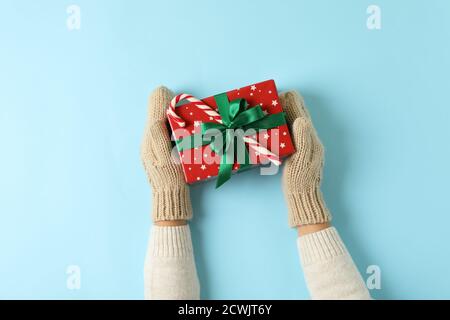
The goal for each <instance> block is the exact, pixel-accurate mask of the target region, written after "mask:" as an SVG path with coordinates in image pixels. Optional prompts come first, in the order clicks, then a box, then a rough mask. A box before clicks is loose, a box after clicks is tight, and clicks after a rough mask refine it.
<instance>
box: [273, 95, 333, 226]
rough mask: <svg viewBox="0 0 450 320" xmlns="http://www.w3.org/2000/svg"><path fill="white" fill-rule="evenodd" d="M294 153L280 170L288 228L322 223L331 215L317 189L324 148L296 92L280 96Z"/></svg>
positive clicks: (318, 187) (320, 175)
mask: <svg viewBox="0 0 450 320" xmlns="http://www.w3.org/2000/svg"><path fill="white" fill-rule="evenodd" d="M280 101H281V104H282V105H283V109H284V111H285V112H286V120H287V122H288V124H289V126H290V128H291V132H292V137H293V141H294V144H295V148H296V152H295V153H294V154H293V155H291V156H290V157H289V159H287V161H286V165H285V168H284V171H283V188H284V193H285V196H286V201H287V206H288V219H289V225H290V226H291V227H296V226H304V225H311V224H324V223H327V222H329V221H330V220H331V215H330V213H329V211H328V209H327V207H326V205H325V202H324V200H323V196H322V192H321V191H320V182H321V178H322V168H323V162H324V150H323V146H322V143H321V142H320V140H319V138H318V136H317V133H316V130H315V129H314V126H313V124H312V121H311V118H310V116H309V113H308V111H307V110H306V107H305V105H304V101H303V98H302V97H301V96H300V95H299V94H298V93H297V92H295V91H289V92H286V93H283V94H281V95H280Z"/></svg>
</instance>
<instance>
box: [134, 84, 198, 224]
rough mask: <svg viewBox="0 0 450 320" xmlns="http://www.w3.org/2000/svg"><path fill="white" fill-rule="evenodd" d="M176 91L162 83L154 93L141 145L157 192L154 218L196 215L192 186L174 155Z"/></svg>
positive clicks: (150, 101) (143, 159) (164, 218)
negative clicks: (171, 124)
mask: <svg viewBox="0 0 450 320" xmlns="http://www.w3.org/2000/svg"><path fill="white" fill-rule="evenodd" d="M172 97H173V94H172V92H171V91H170V90H169V89H167V88H165V87H159V88H157V89H156V90H155V91H153V93H152V94H151V95H150V98H149V102H148V119H147V123H146V128H145V133H144V139H143V141H142V146H141V158H142V161H143V163H144V169H145V172H146V173H147V176H148V179H149V182H150V185H151V187H152V194H153V209H152V217H153V221H155V222H158V221H180V220H181V221H183V220H189V219H191V218H192V205H191V199H190V197H189V188H188V186H187V184H186V183H185V181H184V177H183V171H182V169H181V165H180V164H177V163H175V161H174V159H173V158H172V153H171V151H172V146H171V142H170V137H169V133H168V130H167V126H166V122H167V119H166V109H167V106H168V105H169V103H170V100H171V99H172Z"/></svg>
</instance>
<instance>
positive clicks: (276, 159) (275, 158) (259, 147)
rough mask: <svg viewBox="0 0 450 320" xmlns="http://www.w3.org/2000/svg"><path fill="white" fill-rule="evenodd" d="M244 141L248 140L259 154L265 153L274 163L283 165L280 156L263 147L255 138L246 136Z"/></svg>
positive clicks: (249, 144)
mask: <svg viewBox="0 0 450 320" xmlns="http://www.w3.org/2000/svg"><path fill="white" fill-rule="evenodd" d="M244 142H246V143H247V144H248V146H249V147H250V148H252V149H253V150H255V151H256V152H258V153H259V154H262V155H264V156H265V157H266V158H267V159H269V161H270V162H272V163H273V164H274V165H277V166H279V165H281V161H280V157H278V156H277V155H276V154H274V153H272V152H270V151H269V149H267V148H265V147H263V146H262V145H261V144H260V143H259V142H258V141H256V140H255V139H252V138H250V137H244Z"/></svg>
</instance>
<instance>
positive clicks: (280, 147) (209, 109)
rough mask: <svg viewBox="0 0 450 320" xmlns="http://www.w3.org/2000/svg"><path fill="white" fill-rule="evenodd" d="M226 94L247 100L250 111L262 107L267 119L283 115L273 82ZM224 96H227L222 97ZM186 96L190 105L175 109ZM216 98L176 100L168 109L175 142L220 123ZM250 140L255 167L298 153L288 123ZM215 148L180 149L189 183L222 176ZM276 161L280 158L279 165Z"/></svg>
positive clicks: (257, 84) (251, 155) (233, 97)
mask: <svg viewBox="0 0 450 320" xmlns="http://www.w3.org/2000/svg"><path fill="white" fill-rule="evenodd" d="M225 94H226V97H228V100H229V101H230V102H231V101H238V100H236V99H245V101H246V102H247V103H248V109H250V108H254V107H257V106H258V105H259V106H260V107H261V109H262V112H263V113H264V114H265V115H267V116H270V115H274V114H279V113H282V112H283V109H282V107H281V104H280V101H279V99H278V93H277V88H276V86H275V82H274V81H273V80H267V81H263V82H260V83H256V84H253V85H249V86H246V87H242V88H239V89H235V90H231V91H228V92H226V93H225ZM222 96H225V95H224V94H222ZM186 97H187V100H188V101H187V103H185V104H183V105H179V106H176V105H177V103H178V101H181V100H183V99H186ZM189 97H191V99H189ZM215 97H217V95H215V96H211V97H208V98H204V99H202V100H201V101H200V100H197V99H195V98H194V97H192V96H190V95H186V94H183V95H179V96H177V97H176V98H174V100H173V101H172V104H171V106H172V108H170V107H169V110H168V119H169V124H170V127H171V128H172V133H173V138H174V139H175V140H176V141H180V140H182V139H184V138H186V137H189V136H191V137H190V138H193V136H194V135H197V136H198V135H200V136H201V135H202V124H204V123H211V122H214V121H219V122H220V121H221V120H220V119H222V115H220V114H219V113H218V111H219V110H218V106H217V101H216V98H215ZM222 110H223V109H222ZM254 111H255V110H254ZM258 111H259V110H258ZM283 122H284V120H283ZM247 137H248V139H246V142H248V141H253V143H249V144H246V147H247V150H248V155H249V157H250V159H251V162H252V164H255V165H256V164H262V163H268V162H273V163H276V164H277V165H279V164H280V163H281V161H279V160H280V159H281V158H283V157H285V156H287V155H289V154H292V153H293V152H294V151H295V148H294V146H293V143H292V140H291V136H290V134H289V130H288V127H287V125H286V123H285V122H284V124H281V125H279V126H276V127H273V128H270V129H264V130H258V131H257V132H256V133H255V134H252V135H249V136H247ZM212 149H213V148H212V146H211V145H209V144H206V145H199V146H195V147H192V148H187V149H186V148H185V149H182V148H180V147H179V146H178V152H179V155H180V159H181V165H182V168H183V172H184V176H185V180H186V182H187V183H189V184H192V183H195V182H199V181H202V180H207V179H210V178H212V177H216V176H217V175H218V174H219V168H220V165H221V156H222V155H221V154H218V153H215V152H214V151H213V150H212ZM271 154H272V156H271ZM275 158H276V159H278V162H277V161H276V160H275ZM241 163H242V162H241ZM241 163H238V161H237V159H235V163H234V165H233V166H232V170H233V172H236V171H239V169H240V167H241V166H242V167H244V165H242V164H241ZM245 167H246V166H245Z"/></svg>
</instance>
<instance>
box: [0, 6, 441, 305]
mask: <svg viewBox="0 0 450 320" xmlns="http://www.w3.org/2000/svg"><path fill="white" fill-rule="evenodd" d="M70 4H72V3H70V2H67V1H1V8H2V9H1V10H0V41H1V50H0V88H1V89H0V91H1V93H0V147H1V151H0V152H1V153H0V154H1V158H0V199H1V200H0V298H62V299H65V298H69V299H72V298H74V299H79V298H87V299H92V298H133V299H140V298H143V276H142V269H143V261H144V254H145V250H146V245H147V238H148V232H149V228H150V226H151V224H150V218H149V217H150V205H151V203H150V200H149V199H150V190H149V186H148V184H147V180H146V177H145V174H144V171H143V169H142V166H141V161H140V158H139V146H140V141H141V137H142V133H143V127H144V121H145V117H146V101H147V96H148V94H149V93H150V91H151V90H152V89H153V88H154V87H156V86H158V85H160V84H165V85H166V86H168V87H170V88H172V89H173V90H175V91H178V92H184V91H187V92H191V93H193V94H195V95H197V96H208V95H211V94H214V93H217V92H222V91H224V90H228V89H231V88H234V87H238V86H243V85H247V84H251V83H253V82H257V81H261V80H265V79H269V78H274V79H275V80H276V81H277V84H278V86H279V89H282V90H286V89H297V90H300V91H301V92H302V94H303V95H304V97H305V99H306V102H307V104H308V106H309V109H310V112H311V114H312V116H313V119H314V123H315V125H316V127H317V130H318V132H319V135H320V137H321V139H322V141H323V143H324V145H325V147H326V166H325V174H324V182H323V190H324V194H325V198H326V201H327V204H328V206H329V207H330V209H331V211H332V213H333V215H334V222H335V225H336V226H337V227H338V229H339V231H340V233H341V235H342V237H343V239H344V240H345V242H346V244H347V245H348V247H349V249H350V251H351V253H352V254H353V257H354V259H355V261H356V262H357V265H358V267H359V269H360V270H361V271H362V273H363V276H364V278H366V277H367V275H366V274H365V270H366V268H367V266H369V265H378V266H380V268H381V271H382V289H381V290H374V291H372V294H373V295H374V296H375V297H377V298H385V299H388V298H450V278H449V276H448V270H449V269H450V257H449V255H448V254H447V253H448V248H447V247H448V244H449V243H450V236H449V234H450V233H449V231H448V225H449V222H450V217H449V213H450V203H449V201H448V181H449V179H450V172H449V166H448V163H450V152H449V149H448V141H449V138H450V134H449V132H450V131H449V114H450V111H449V108H448V107H449V106H448V93H449V91H450V86H449V80H448V77H449V76H448V74H449V71H450V59H449V53H450V42H449V41H448V39H449V36H450V34H449V31H450V15H449V12H450V3H449V2H448V1H444V0H440V1H439V0H436V1H424V0H421V1H414V2H411V1H406V0H405V1H387V0H383V1H377V2H376V3H375V4H376V5H378V6H380V8H381V21H382V28H381V30H369V29H368V28H367V27H366V20H367V18H368V14H367V13H366V9H367V7H368V6H369V5H370V4H372V2H369V1H339V2H337V1H331V0H329V1H324V0H321V1H283V2H280V3H275V2H273V1H272V2H270V1H246V2H245V3H244V2H243V1H237V0H235V1H226V2H225V1H222V2H218V1H206V0H205V1H189V2H186V1H170V2H169V1H168V2H165V1H158V2H156V1H153V2H150V1H132V2H130V1H106V0H105V1H100V0H98V1H77V2H76V3H75V4H77V5H79V6H80V8H81V29H80V30H73V31H69V30H68V28H67V27H66V19H67V17H68V14H67V13H66V8H67V6H68V5H70ZM280 178H281V175H276V176H269V177H267V176H259V175H258V170H252V171H248V172H246V173H242V174H240V175H238V176H235V177H233V180H232V182H230V183H228V184H226V185H225V186H224V187H223V188H221V189H220V190H218V191H216V190H214V182H209V183H206V184H200V185H196V186H194V187H192V188H191V190H192V199H193V205H194V209H195V219H194V220H193V221H192V224H191V226H192V233H193V238H194V245H195V251H196V254H197V265H198V270H199V275H200V280H201V283H202V296H203V297H204V298H277V299H278V298H286V299H297V298H298V299H303V298H307V297H308V294H307V291H306V288H305V283H304V281H303V276H302V271H301V269H300V267H299V262H298V256H297V251H296V244H295V239H296V234H295V231H294V230H290V229H288V227H287V213H286V207H285V204H284V201H283V194H282V191H281V188H280ZM232 198H234V199H236V202H232V201H229V199H232ZM69 265H77V266H79V267H80V268H81V288H80V289H79V290H69V289H68V288H67V286H66V280H67V275H66V268H67V267H68V266H69Z"/></svg>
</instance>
